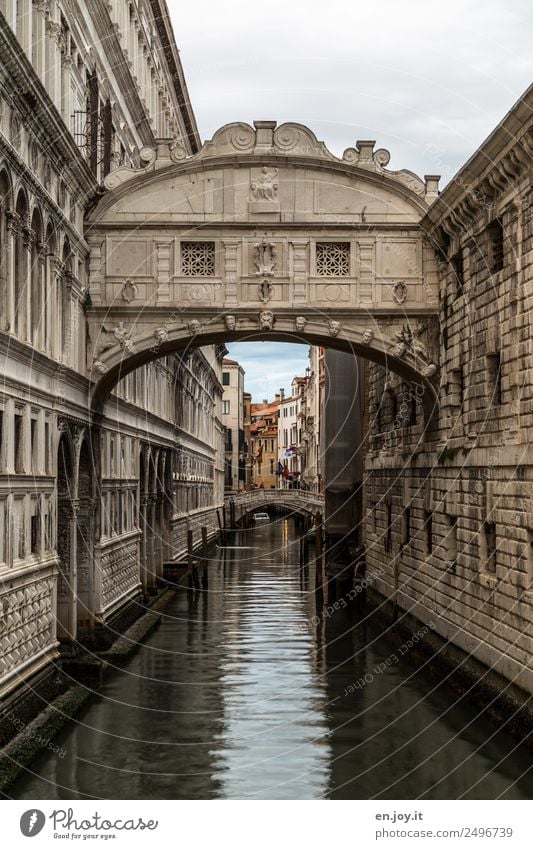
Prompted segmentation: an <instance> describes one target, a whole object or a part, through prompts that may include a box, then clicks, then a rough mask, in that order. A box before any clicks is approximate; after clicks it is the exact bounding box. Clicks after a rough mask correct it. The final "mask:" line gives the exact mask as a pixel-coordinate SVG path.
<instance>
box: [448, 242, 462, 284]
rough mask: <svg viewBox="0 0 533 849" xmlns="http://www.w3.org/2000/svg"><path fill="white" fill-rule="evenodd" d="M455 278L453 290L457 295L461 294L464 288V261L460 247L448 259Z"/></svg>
mask: <svg viewBox="0 0 533 849" xmlns="http://www.w3.org/2000/svg"><path fill="white" fill-rule="evenodd" d="M450 264H451V266H452V270H453V276H454V280H455V291H456V294H457V295H462V294H463V289H464V263H463V252H462V250H461V249H459V250H458V251H457V253H456V254H454V255H453V256H452V258H451V260H450Z"/></svg>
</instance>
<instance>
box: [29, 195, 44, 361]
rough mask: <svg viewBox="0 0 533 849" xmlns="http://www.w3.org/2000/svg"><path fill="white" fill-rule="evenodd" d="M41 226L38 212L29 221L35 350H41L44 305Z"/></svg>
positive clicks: (31, 301) (31, 318) (31, 306)
mask: <svg viewBox="0 0 533 849" xmlns="http://www.w3.org/2000/svg"><path fill="white" fill-rule="evenodd" d="M42 234H43V225H42V220H41V216H40V214H39V212H38V210H37V209H36V210H34V213H33V215H32V219H31V254H30V257H31V259H30V327H31V337H30V341H31V343H32V345H33V346H34V347H35V348H39V349H42V347H43V343H42V313H43V304H44V293H43V286H44V281H43V268H42V263H41V250H42Z"/></svg>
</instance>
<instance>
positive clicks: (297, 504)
mask: <svg viewBox="0 0 533 849" xmlns="http://www.w3.org/2000/svg"><path fill="white" fill-rule="evenodd" d="M224 501H225V505H226V508H229V506H230V503H231V502H232V501H233V502H234V504H235V519H236V520H237V521H239V519H242V517H243V516H245V515H246V513H250V512H252V511H253V512H258V511H260V510H264V509H265V508H267V507H285V509H286V510H290V511H291V512H292V513H299V514H300V515H306V516H314V515H315V513H316V512H317V511H320V513H322V516H324V496H323V495H317V494H316V493H313V492H304V491H303V490H298V489H256V490H253V491H251V492H236V493H233V494H228V495H226V496H225V499H224Z"/></svg>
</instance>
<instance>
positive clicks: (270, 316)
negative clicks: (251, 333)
mask: <svg viewBox="0 0 533 849" xmlns="http://www.w3.org/2000/svg"><path fill="white" fill-rule="evenodd" d="M273 325H274V313H273V312H270V310H264V312H262V313H261V314H260V316H259V327H260V328H261V330H272V327H273Z"/></svg>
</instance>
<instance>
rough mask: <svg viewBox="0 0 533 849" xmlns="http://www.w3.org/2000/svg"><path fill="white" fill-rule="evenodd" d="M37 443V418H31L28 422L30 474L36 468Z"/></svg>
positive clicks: (33, 472)
mask: <svg viewBox="0 0 533 849" xmlns="http://www.w3.org/2000/svg"><path fill="white" fill-rule="evenodd" d="M37 450H38V444H37V419H32V420H31V422H30V452H31V471H32V474H35V473H36V472H37V468H38V462H39V461H38V454H37Z"/></svg>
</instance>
